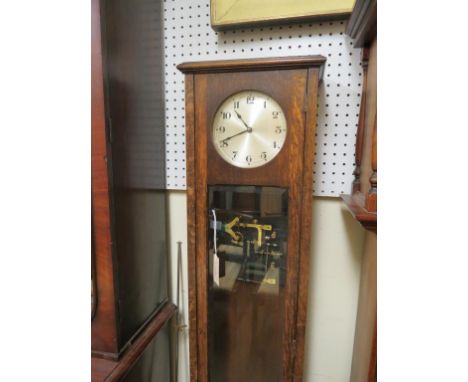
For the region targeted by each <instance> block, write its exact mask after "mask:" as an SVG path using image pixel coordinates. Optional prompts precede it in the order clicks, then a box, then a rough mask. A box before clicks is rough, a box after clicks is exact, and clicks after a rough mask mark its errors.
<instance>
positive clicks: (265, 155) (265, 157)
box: [260, 151, 267, 160]
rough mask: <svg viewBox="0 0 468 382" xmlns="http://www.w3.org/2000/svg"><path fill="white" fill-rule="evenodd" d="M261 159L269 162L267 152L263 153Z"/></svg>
mask: <svg viewBox="0 0 468 382" xmlns="http://www.w3.org/2000/svg"><path fill="white" fill-rule="evenodd" d="M260 157H261V158H262V159H263V160H267V153H266V151H264V152H262V154H261V155H260Z"/></svg>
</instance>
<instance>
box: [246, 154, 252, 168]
mask: <svg viewBox="0 0 468 382" xmlns="http://www.w3.org/2000/svg"><path fill="white" fill-rule="evenodd" d="M245 161H246V162H247V163H248V165H249V166H250V163H252V155H247V156H246V157H245Z"/></svg>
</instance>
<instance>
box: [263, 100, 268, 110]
mask: <svg viewBox="0 0 468 382" xmlns="http://www.w3.org/2000/svg"><path fill="white" fill-rule="evenodd" d="M266 106H267V101H266V100H265V101H263V108H264V109H266Z"/></svg>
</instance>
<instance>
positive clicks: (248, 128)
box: [234, 110, 252, 130]
mask: <svg viewBox="0 0 468 382" xmlns="http://www.w3.org/2000/svg"><path fill="white" fill-rule="evenodd" d="M234 112H235V113H236V115H237V118H239V119H240V120H241V121H242V123H243V124H244V126H245V127H246V128H247V130H251V129H252V128H251V127H249V126H248V125H247V124H246V123H245V122H244V120H243V119H242V116H241V115H240V114H239V112H238V111H237V110H234Z"/></svg>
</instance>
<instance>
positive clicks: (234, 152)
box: [232, 151, 239, 160]
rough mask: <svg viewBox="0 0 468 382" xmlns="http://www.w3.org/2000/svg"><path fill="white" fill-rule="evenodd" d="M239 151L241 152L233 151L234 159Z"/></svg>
mask: <svg viewBox="0 0 468 382" xmlns="http://www.w3.org/2000/svg"><path fill="white" fill-rule="evenodd" d="M238 152H239V151H233V152H232V160H234V159H236V157H237V153H238Z"/></svg>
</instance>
